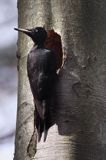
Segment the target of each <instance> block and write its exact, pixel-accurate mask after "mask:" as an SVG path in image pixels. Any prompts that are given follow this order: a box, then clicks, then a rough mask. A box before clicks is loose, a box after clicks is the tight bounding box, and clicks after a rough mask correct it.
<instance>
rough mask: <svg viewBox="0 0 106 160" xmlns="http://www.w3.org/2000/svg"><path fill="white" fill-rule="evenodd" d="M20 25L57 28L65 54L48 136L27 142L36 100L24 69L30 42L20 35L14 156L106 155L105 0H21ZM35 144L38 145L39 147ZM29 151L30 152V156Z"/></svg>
mask: <svg viewBox="0 0 106 160" xmlns="http://www.w3.org/2000/svg"><path fill="white" fill-rule="evenodd" d="M18 13H19V19H18V22H19V27H21V28H31V27H35V26H43V25H45V27H46V28H52V27H53V28H54V30H55V31H56V32H57V33H59V34H60V35H61V38H62V45H63V50H64V51H65V53H67V59H66V62H65V65H64V68H63V69H62V71H61V72H60V75H59V76H60V77H59V82H58V85H57V90H56V97H55V99H56V103H55V106H54V108H53V110H52V119H53V121H55V123H56V125H54V126H53V127H51V128H50V130H49V133H48V137H47V141H46V142H45V143H44V142H43V141H41V142H40V143H37V146H36V143H35V142H36V133H35V136H34V139H33V144H32V145H31V147H30V150H28V153H27V146H28V144H29V142H30V139H31V136H32V134H33V130H34V126H33V119H34V117H33V114H34V113H33V112H34V107H33V101H32V95H31V92H30V88H29V83H28V79H27V73H26V58H27V53H28V51H29V49H30V48H31V46H32V44H31V43H30V39H29V38H27V36H25V35H22V34H20V35H19V40H18V65H19V67H18V69H19V72H18V73H19V74H18V75H19V89H18V113H17V129H16V143H15V157H14V160H30V157H33V155H34V153H35V152H36V151H37V152H36V154H35V156H34V159H35V160H38V159H39V160H59V159H60V160H105V159H106V122H105V121H106V119H105V113H106V109H105V104H106V100H105V99H106V84H105V82H106V74H105V72H106V54H105V52H106V32H105V28H106V2H105V1H104V0H102V1H100V0H98V1H97V0H93V1H92V0H86V2H85V1H83V0H66V1H64V0H52V1H50V0H30V1H25V0H19V2H18ZM35 147H36V150H35ZM29 155H30V157H29Z"/></svg>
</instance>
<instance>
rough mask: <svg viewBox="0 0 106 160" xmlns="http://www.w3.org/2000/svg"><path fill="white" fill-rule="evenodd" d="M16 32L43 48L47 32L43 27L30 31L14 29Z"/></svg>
mask: <svg viewBox="0 0 106 160" xmlns="http://www.w3.org/2000/svg"><path fill="white" fill-rule="evenodd" d="M14 29H15V30H16V31H20V32H23V33H25V34H26V35H28V36H29V37H31V38H32V40H33V41H34V43H35V44H36V45H38V46H43V45H44V42H45V40H46V38H47V32H46V30H45V29H44V28H43V27H36V28H32V29H22V28H14Z"/></svg>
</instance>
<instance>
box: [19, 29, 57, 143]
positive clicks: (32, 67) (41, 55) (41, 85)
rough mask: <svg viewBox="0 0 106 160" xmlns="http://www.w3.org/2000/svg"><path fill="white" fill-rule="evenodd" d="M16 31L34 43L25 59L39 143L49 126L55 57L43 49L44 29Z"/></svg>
mask: <svg viewBox="0 0 106 160" xmlns="http://www.w3.org/2000/svg"><path fill="white" fill-rule="evenodd" d="M16 30H18V31H22V32H23V33H25V34H27V35H28V36H30V37H31V38H32V40H33V42H34V46H33V48H32V49H31V51H30V52H29V54H28V58H27V73H28V78H29V82H30V86H31V90H32V94H33V97H34V104H35V121H34V122H35V126H36V128H37V131H38V141H40V139H41V136H42V133H43V132H44V141H45V140H46V136H47V132H48V129H49V128H50V126H51V118H50V106H51V105H52V98H53V94H54V88H55V84H56V79H57V73H56V70H57V66H56V64H57V63H56V57H55V54H54V53H53V51H51V50H48V49H46V48H45V47H44V43H45V40H46V38H47V32H46V30H45V29H44V28H42V27H36V28H34V29H26V30H25V29H16Z"/></svg>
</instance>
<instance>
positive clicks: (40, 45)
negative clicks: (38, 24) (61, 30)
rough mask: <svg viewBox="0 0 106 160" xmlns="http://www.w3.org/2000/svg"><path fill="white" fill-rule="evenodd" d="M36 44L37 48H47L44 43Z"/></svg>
mask: <svg viewBox="0 0 106 160" xmlns="http://www.w3.org/2000/svg"><path fill="white" fill-rule="evenodd" d="M34 46H36V48H37V49H40V48H41V49H42V48H45V46H44V44H34Z"/></svg>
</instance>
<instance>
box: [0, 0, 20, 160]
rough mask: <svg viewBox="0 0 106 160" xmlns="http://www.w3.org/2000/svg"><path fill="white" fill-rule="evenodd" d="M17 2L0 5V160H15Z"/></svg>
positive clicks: (5, 1)
mask: <svg viewBox="0 0 106 160" xmlns="http://www.w3.org/2000/svg"><path fill="white" fill-rule="evenodd" d="M16 26H17V2H16V0H9V1H8V0H1V1H0V159H1V160H7V159H8V160H12V158H13V153H14V135H15V126H16V108H17V107H16V106H17V105H16V104H17V95H16V92H17V91H16V89H17V69H16V41H17V33H16V32H14V27H16Z"/></svg>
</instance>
